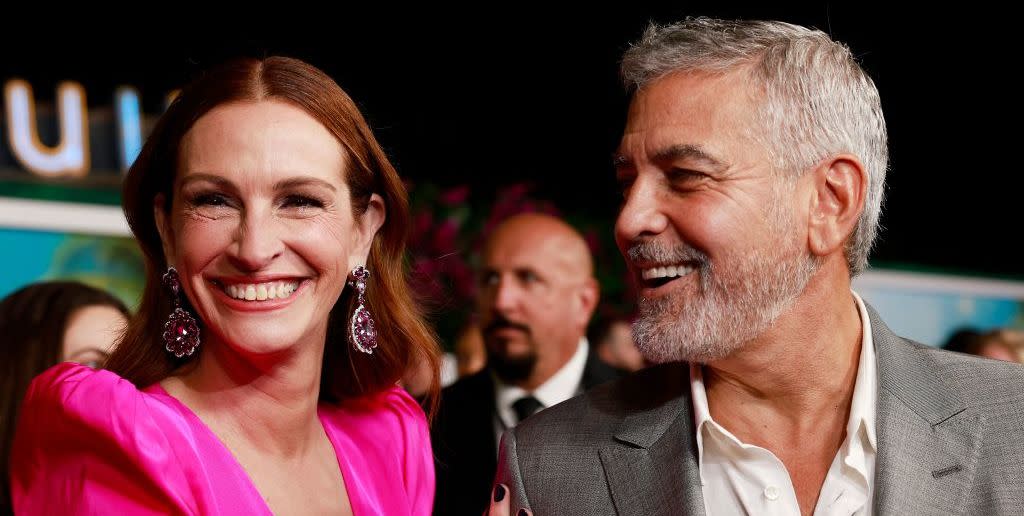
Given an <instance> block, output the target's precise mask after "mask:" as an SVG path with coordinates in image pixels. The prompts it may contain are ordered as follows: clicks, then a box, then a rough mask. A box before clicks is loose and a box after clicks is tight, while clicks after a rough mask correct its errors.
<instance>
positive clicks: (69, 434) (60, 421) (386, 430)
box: [10, 363, 434, 516]
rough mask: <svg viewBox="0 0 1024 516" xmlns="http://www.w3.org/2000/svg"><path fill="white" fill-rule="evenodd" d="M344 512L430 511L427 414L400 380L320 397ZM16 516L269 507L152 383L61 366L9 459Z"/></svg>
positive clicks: (32, 392) (33, 398)
mask: <svg viewBox="0 0 1024 516" xmlns="http://www.w3.org/2000/svg"><path fill="white" fill-rule="evenodd" d="M319 414H320V420H321V421H322V422H323V426H324V430H326V432H327V436H328V437H329V438H330V440H331V444H333V445H334V452H335V454H336V455H337V457H338V465H339V466H340V467H341V472H342V475H343V476H344V479H345V489H346V491H348V497H349V501H350V503H351V504H352V512H353V513H354V514H355V515H356V516H363V515H371V514H387V515H406V514H413V515H420V514H423V515H427V514H430V511H431V509H432V504H433V497H434V467H433V459H432V455H431V449H430V436H429V432H428V429H427V422H426V418H425V417H424V414H423V411H422V410H421V409H420V407H419V405H417V404H416V402H415V401H413V399H412V398H411V397H409V395H408V394H406V393H405V391H403V390H402V389H400V388H398V387H393V388H391V389H388V390H387V391H384V392H382V393H379V394H376V395H373V396H369V397H367V398H365V399H361V400H359V401H358V402H346V403H344V404H342V405H341V406H334V405H328V404H321V405H320V408H319ZM10 468H11V469H10V471H11V484H12V486H11V489H12V498H13V501H14V508H15V512H16V513H17V514H113V515H117V516H125V515H134V514H203V515H206V514H217V515H226V514H246V515H252V514H270V509H269V508H268V507H267V505H266V503H264V501H263V498H262V497H261V496H260V494H259V492H257V491H256V487H255V486H254V485H253V483H252V481H251V480H250V479H249V477H248V476H247V475H246V473H245V471H244V470H243V469H242V467H241V465H240V464H239V463H238V461H236V460H235V458H234V456H233V455H232V454H231V453H230V452H229V451H228V449H227V448H226V447H225V446H224V445H223V444H222V443H221V441H220V440H219V439H218V438H217V436H216V435H214V434H213V432H211V431H210V429H209V428H207V427H206V425H204V424H203V422H202V421H200V419H199V418H198V417H197V416H196V415H195V414H194V413H192V411H190V410H189V409H188V408H187V407H185V405H183V404H182V403H181V402H179V401H178V400H177V399H175V398H173V397H171V396H170V395H169V394H167V392H166V391H164V390H163V388H161V387H160V386H159V385H153V386H151V387H148V388H146V389H143V390H141V391H140V390H139V389H137V388H135V386H134V385H132V384H131V382H128V381H127V380H124V379H122V378H121V377H119V376H117V375H116V374H114V373H112V372H110V371H97V370H94V369H91V368H89V367H85V366H80V365H77V364H71V363H64V364H60V365H58V366H55V367H53V368H51V369H50V370H48V371H46V372H45V373H43V374H42V375H40V376H39V377H38V378H36V379H35V380H34V381H33V383H32V386H31V387H30V388H29V391H28V395H27V397H26V399H25V402H24V404H23V405H22V408H21V416H20V422H19V425H18V430H17V434H16V436H15V441H14V449H13V450H12V454H11V464H10Z"/></svg>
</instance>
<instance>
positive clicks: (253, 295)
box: [224, 281, 299, 301]
mask: <svg viewBox="0 0 1024 516" xmlns="http://www.w3.org/2000/svg"><path fill="white" fill-rule="evenodd" d="M297 288H299V282H298V281H273V282H270V283H249V284H245V283H239V284H237V285H227V286H225V287H224V293H226V294H227V295H229V296H231V297H233V298H235V299H244V300H246V301H266V300H267V299H284V298H286V297H288V296H290V295H292V293H293V292H295V289H297Z"/></svg>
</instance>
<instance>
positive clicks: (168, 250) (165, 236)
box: [153, 193, 175, 266]
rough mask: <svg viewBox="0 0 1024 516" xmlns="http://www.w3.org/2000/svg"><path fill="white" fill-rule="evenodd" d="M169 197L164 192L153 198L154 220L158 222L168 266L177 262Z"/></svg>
mask: <svg viewBox="0 0 1024 516" xmlns="http://www.w3.org/2000/svg"><path fill="white" fill-rule="evenodd" d="M166 202H167V198H166V197H165V196H164V194H162V193H159V194H156V197H154V198H153V220H154V221H155V222H156V231H157V233H159V234H160V243H161V244H162V245H163V249H164V259H165V260H166V261H167V265H168V266H173V265H174V264H175V259H174V258H175V257H174V228H172V227H171V220H170V216H169V213H170V207H169V206H167V205H166Z"/></svg>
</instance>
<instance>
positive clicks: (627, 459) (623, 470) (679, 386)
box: [599, 364, 704, 516]
mask: <svg viewBox="0 0 1024 516" xmlns="http://www.w3.org/2000/svg"><path fill="white" fill-rule="evenodd" d="M658 369H659V371H658V373H659V374H652V375H651V376H652V378H651V381H645V382H637V384H638V385H636V386H635V387H636V389H635V392H633V393H627V397H637V396H646V397H647V400H645V401H642V402H639V401H634V402H632V403H637V405H627V406H640V407H643V408H642V409H641V410H639V411H637V412H634V413H633V414H631V415H629V416H627V417H626V418H624V419H623V420H622V422H621V423H620V425H619V428H618V429H617V430H616V432H615V434H614V441H613V442H610V443H608V444H605V445H604V446H602V447H601V449H600V450H599V454H600V457H601V465H602V466H603V468H604V471H605V476H606V478H607V481H608V487H609V490H610V492H611V495H612V500H613V501H614V504H615V508H616V510H617V512H618V514H620V515H637V516H640V515H652V516H656V515H670V514H672V515H679V514H687V515H689V514H698V515H703V514H704V499H703V496H702V495H701V485H700V472H699V471H698V468H697V446H696V442H695V441H694V430H693V410H692V405H691V404H690V397H689V392H690V391H689V373H688V366H686V364H682V365H680V364H672V365H668V366H662V367H660V368H658ZM659 394H661V395H663V396H662V397H660V398H659ZM651 398H656V399H651ZM626 403H627V404H628V403H631V402H628V401H627V402H626Z"/></svg>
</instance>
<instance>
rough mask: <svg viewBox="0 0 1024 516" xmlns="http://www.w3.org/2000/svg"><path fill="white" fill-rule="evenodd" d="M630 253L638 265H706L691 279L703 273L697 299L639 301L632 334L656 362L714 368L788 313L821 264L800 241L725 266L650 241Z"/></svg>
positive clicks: (733, 259)
mask: <svg viewBox="0 0 1024 516" xmlns="http://www.w3.org/2000/svg"><path fill="white" fill-rule="evenodd" d="M780 236H781V235H780ZM783 238H784V237H783ZM628 254H629V256H630V258H632V259H634V260H635V259H646V260H653V261H656V262H659V263H679V262H682V261H691V262H697V263H698V264H699V266H698V268H697V270H695V271H694V272H692V273H691V274H699V275H700V294H699V295H698V296H690V297H683V296H685V294H674V295H673V294H669V295H668V296H665V297H662V298H660V299H653V300H652V299H644V298H641V299H640V302H639V308H640V310H639V312H640V313H639V317H638V318H637V320H636V322H635V323H634V325H633V335H634V337H635V338H636V343H637V348H639V349H640V352H641V353H643V355H644V357H645V358H646V359H647V360H649V361H651V362H655V363H662V362H676V361H691V362H699V363H707V362H710V361H713V360H719V359H722V358H725V357H728V356H729V355H731V354H733V353H734V352H736V351H737V350H739V349H740V348H742V347H743V346H744V344H746V343H747V342H749V341H750V340H752V339H753V338H755V337H757V336H758V335H760V334H761V333H762V332H764V331H765V330H766V329H768V327H769V326H771V325H772V323H774V322H775V320H776V319H777V318H778V317H779V315H781V314H782V313H783V312H784V311H785V310H786V309H787V308H789V306H790V305H791V304H792V303H793V301H794V300H795V299H796V297H797V296H799V295H800V293H801V292H803V290H804V288H805V287H806V286H807V283H808V282H809V281H810V279H811V277H812V276H813V275H814V273H815V272H817V270H818V265H819V261H818V260H817V259H816V258H815V257H814V256H812V255H809V254H803V253H801V252H800V249H799V247H798V246H797V245H796V243H795V242H791V243H790V245H783V246H779V247H772V246H768V248H767V249H766V252H765V253H751V254H747V255H738V256H732V257H730V259H728V260H725V261H724V262H721V263H720V264H719V266H718V267H715V266H713V265H712V264H711V262H710V260H709V259H708V258H707V255H705V254H704V253H702V252H700V251H698V250H696V249H693V248H690V247H686V246H682V247H679V248H676V249H668V248H665V247H661V246H658V245H657V244H654V243H653V242H645V243H641V244H637V245H635V246H633V247H632V248H630V249H629V253H628ZM716 269H718V270H717V271H716ZM675 281H681V280H675ZM682 281H685V280H682Z"/></svg>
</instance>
